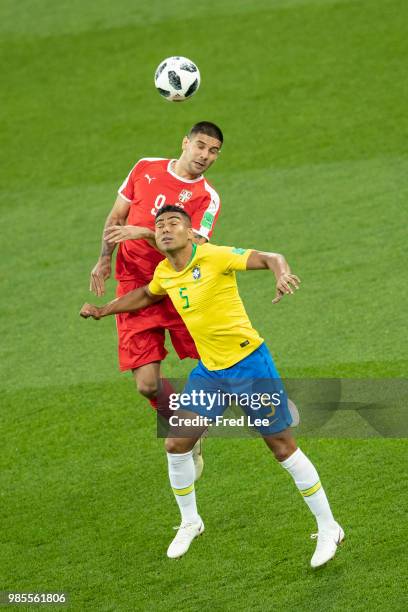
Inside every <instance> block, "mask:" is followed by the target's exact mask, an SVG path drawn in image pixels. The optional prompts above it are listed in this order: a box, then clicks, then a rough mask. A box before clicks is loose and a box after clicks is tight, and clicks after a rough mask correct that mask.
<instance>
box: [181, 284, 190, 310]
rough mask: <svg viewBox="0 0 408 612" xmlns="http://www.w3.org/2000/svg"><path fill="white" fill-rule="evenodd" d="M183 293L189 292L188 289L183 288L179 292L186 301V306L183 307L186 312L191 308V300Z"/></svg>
mask: <svg viewBox="0 0 408 612" xmlns="http://www.w3.org/2000/svg"><path fill="white" fill-rule="evenodd" d="M183 291H187V287H181V288H180V290H179V293H180V297H181V299H182V300H185V301H184V306H183V310H185V309H186V308H190V302H189V299H188V295H185V294H183Z"/></svg>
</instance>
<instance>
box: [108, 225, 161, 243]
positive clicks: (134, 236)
mask: <svg viewBox="0 0 408 612" xmlns="http://www.w3.org/2000/svg"><path fill="white" fill-rule="evenodd" d="M103 237H104V239H105V240H106V241H107V242H109V244H111V245H113V248H115V245H116V244H119V242H125V240H148V241H149V242H150V244H152V246H154V247H156V241H155V238H154V231H153V230H151V229H149V228H148V227H142V226H140V225H110V226H108V227H106V228H105V231H104V233H103ZM156 248H157V247H156Z"/></svg>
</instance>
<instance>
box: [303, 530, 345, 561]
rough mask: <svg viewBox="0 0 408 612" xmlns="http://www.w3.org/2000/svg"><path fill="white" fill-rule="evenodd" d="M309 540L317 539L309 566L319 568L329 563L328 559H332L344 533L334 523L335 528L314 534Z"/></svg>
mask: <svg viewBox="0 0 408 612" xmlns="http://www.w3.org/2000/svg"><path fill="white" fill-rule="evenodd" d="M311 538H312V539H313V540H315V539H317V546H316V550H315V551H314V555H313V557H312V559H311V561H310V565H311V566H312V567H320V566H321V565H324V564H325V563H327V562H328V561H330V559H333V557H334V555H335V554H336V551H337V547H338V546H339V544H341V543H342V541H343V540H344V531H343V529H342V528H341V527H340V525H339V524H338V523H336V526H335V528H333V529H330V530H327V531H319V533H314V534H312V536H311Z"/></svg>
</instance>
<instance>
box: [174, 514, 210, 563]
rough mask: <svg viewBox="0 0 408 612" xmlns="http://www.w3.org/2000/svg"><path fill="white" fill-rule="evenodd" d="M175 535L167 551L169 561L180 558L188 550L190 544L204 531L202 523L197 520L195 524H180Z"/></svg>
mask: <svg viewBox="0 0 408 612" xmlns="http://www.w3.org/2000/svg"><path fill="white" fill-rule="evenodd" d="M175 529H178V531H177V535H176V537H175V538H174V540H173V541H172V543H171V544H170V546H169V547H168V549H167V556H168V557H169V559H178V558H179V557H182V556H183V555H184V554H185V553H186V552H187V551H188V549H189V548H190V544H191V542H192V541H193V540H194V539H195V538H197V537H198V536H199V535H201V534H202V533H203V531H204V523H203V521H202V520H201V518H200V519H199V521H198V522H197V523H181V525H180V527H175Z"/></svg>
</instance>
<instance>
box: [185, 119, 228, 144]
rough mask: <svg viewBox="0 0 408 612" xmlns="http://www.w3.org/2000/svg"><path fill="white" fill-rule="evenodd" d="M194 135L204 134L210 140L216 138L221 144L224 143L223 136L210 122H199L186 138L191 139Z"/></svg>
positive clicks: (216, 126)
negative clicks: (209, 137)
mask: <svg viewBox="0 0 408 612" xmlns="http://www.w3.org/2000/svg"><path fill="white" fill-rule="evenodd" d="M195 134H206V135H207V136H211V137H212V138H216V139H217V140H219V141H220V143H221V144H222V143H223V142H224V136H223V133H222V132H221V130H220V128H219V127H218V125H215V123H211V121H200V122H199V123H196V124H195V125H193V127H192V128H191V130H190V131H189V133H188V134H187V136H188V137H189V138H191V136H195Z"/></svg>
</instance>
